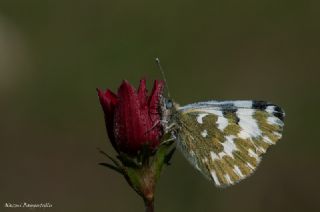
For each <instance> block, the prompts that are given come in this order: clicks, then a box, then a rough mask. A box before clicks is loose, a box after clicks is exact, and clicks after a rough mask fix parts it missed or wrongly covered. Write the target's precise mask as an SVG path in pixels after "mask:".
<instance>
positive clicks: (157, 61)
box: [156, 57, 171, 99]
mask: <svg viewBox="0 0 320 212" xmlns="http://www.w3.org/2000/svg"><path fill="white" fill-rule="evenodd" d="M156 63H157V66H158V68H159V70H160V72H161V75H162V79H163V81H164V83H165V86H166V89H167V93H168V98H169V99H171V95H170V92H169V86H168V83H167V78H166V75H165V74H164V70H163V68H162V66H161V63H160V59H159V58H158V57H157V58H156Z"/></svg>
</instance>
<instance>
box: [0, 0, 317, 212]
mask: <svg viewBox="0 0 320 212" xmlns="http://www.w3.org/2000/svg"><path fill="white" fill-rule="evenodd" d="M319 9H320V2H319V1H318V0H304V1H298V0H281V1H279V0H261V1H253V0H244V1H237V0H210V1H209V0H208V1H195V0H185V1H177V0H170V1H167V0H164V1H150V0H149V1H146V0H136V1H129V0H119V1H110V0H106V1H103V0H78V1H70V0H49V1H43V0H30V1H23V0H21V1H17V0H11V1H6V0H2V1H0V99H1V100H0V142H1V143H0V145H1V147H0V167H1V170H0V188H1V191H0V203H1V205H0V206H1V208H0V211H24V210H23V209H6V208H4V207H3V206H4V203H6V202H8V203H20V202H28V203H45V202H49V203H51V204H53V207H52V208H49V209H44V210H43V211H59V212H60V211H70V212H73V211H77V212H82V211H83V212H86V211H143V210H144V209H143V203H142V201H141V200H140V198H139V197H138V196H137V195H136V194H135V193H134V192H133V191H132V190H131V189H130V188H129V186H127V184H126V182H125V181H124V180H123V179H122V177H120V176H119V175H118V174H117V173H115V172H112V171H110V170H107V169H105V168H104V167H100V166H98V165H97V163H99V162H103V161H105V158H104V157H103V156H101V155H100V154H99V153H98V152H97V150H96V147H100V148H102V149H104V150H105V151H106V152H109V153H111V154H114V151H113V149H112V148H111V145H110V144H109V142H108V138H107V136H106V133H105V126H104V120H103V114H102V110H101V108H100V105H99V102H98V98H97V94H96V91H95V88H96V87H99V88H103V89H105V88H111V89H112V90H117V87H118V85H119V84H120V83H121V81H122V79H127V80H129V81H130V82H132V83H133V84H134V85H135V86H137V85H138V82H139V79H140V78H141V77H142V76H145V77H146V78H147V79H148V82H149V88H150V87H151V84H152V81H153V80H154V79H158V78H161V75H160V73H159V71H158V69H157V67H156V66H155V62H154V58H155V57H160V59H161V61H162V65H163V67H164V69H165V71H166V75H167V79H168V84H169V87H170V92H171V95H172V96H173V97H174V100H175V101H177V102H179V103H180V104H187V103H191V102H195V101H199V100H211V99H218V100H219V99H263V100H269V101H272V102H274V103H277V104H279V105H281V106H282V107H283V108H284V109H285V111H286V114H287V117H286V126H285V131H284V137H283V139H282V141H280V142H279V143H278V145H277V146H275V147H272V148H271V149H270V150H269V152H268V154H266V155H265V157H264V160H263V161H262V163H261V165H260V167H259V168H258V171H257V172H256V173H255V174H254V175H253V176H251V177H250V178H249V179H247V180H245V181H243V182H242V183H240V184H238V185H236V186H234V187H230V188H227V189H217V188H215V187H214V186H213V184H212V183H210V182H208V181H207V180H206V179H204V178H203V177H202V176H201V175H200V174H198V173H197V172H196V171H195V170H194V169H193V168H192V167H191V166H190V165H189V164H188V162H187V161H186V160H184V158H183V157H182V156H181V154H180V153H179V152H177V153H176V154H175V156H174V158H173V164H172V166H170V167H168V168H166V169H165V170H164V172H163V174H162V177H161V179H160V182H159V183H158V187H157V193H156V209H157V211H159V212H160V211H166V212H169V211H184V212H189V211H190V212H191V211H204V212H207V211H208V212H211V211H216V212H217V211H219V212H225V211H238V212H242V211H243V212H244V211H245V212H250V211H255V212H256V211H258V212H259V211H261V212H263V211H266V212H267V211H268V212H269V211H273V212H276V211H282V212H283V211H320V203H319V199H320V183H319V180H320V170H319V167H320V166H319V162H320V155H319V148H320V139H319V120H320V115H319V112H318V111H319V103H320V89H319V83H320V79H319V78H320V42H319V40H320V39H319V38H320V24H319V21H320V13H319ZM28 211H29V210H28ZM36 211H37V210H36ZM41 211H42V210H41Z"/></svg>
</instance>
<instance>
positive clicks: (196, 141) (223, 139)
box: [161, 98, 285, 187]
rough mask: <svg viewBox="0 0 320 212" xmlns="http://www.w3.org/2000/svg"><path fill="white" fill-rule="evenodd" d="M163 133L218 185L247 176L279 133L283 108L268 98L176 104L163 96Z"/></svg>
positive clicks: (226, 184) (280, 135)
mask: <svg viewBox="0 0 320 212" xmlns="http://www.w3.org/2000/svg"><path fill="white" fill-rule="evenodd" d="M161 110H162V117H163V122H164V123H165V124H164V125H165V126H164V128H165V131H166V133H171V135H172V137H173V138H174V139H175V140H176V141H177V147H178V149H179V150H180V151H181V152H182V153H183V155H184V156H185V157H186V158H187V160H188V161H189V162H190V163H191V164H192V165H193V166H194V167H195V168H196V169H197V170H198V171H200V172H201V173H202V174H203V175H204V176H205V177H206V178H207V179H209V180H212V181H213V182H214V184H215V185H216V186H217V187H226V186H230V185H233V184H236V183H238V182H239V181H241V180H243V179H245V178H247V177H248V176H250V175H251V174H252V173H253V172H254V171H255V170H256V168H257V166H258V165H259V163H260V161H261V157H262V155H263V154H264V153H266V151H267V149H268V148H269V146H271V145H275V144H276V143H277V141H278V140H279V139H280V138H281V137H282V131H283V126H284V122H283V121H284V116H285V113H284V111H283V110H282V109H281V108H280V107H279V106H277V105H275V104H272V103H270V102H266V101H251V100H248V101H242V100H238V101H207V102H198V103H193V104H189V105H185V106H182V107H180V106H178V105H177V104H175V103H173V102H172V101H171V100H168V99H165V98H163V106H162V109H161Z"/></svg>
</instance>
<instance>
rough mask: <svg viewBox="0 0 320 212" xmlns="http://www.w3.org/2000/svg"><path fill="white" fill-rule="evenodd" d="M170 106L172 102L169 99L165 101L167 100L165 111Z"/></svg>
mask: <svg viewBox="0 0 320 212" xmlns="http://www.w3.org/2000/svg"><path fill="white" fill-rule="evenodd" d="M172 106H173V103H172V101H171V100H170V99H167V100H166V108H167V109H171V108H172Z"/></svg>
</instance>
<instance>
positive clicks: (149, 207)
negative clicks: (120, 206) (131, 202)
mask: <svg viewBox="0 0 320 212" xmlns="http://www.w3.org/2000/svg"><path fill="white" fill-rule="evenodd" d="M144 205H145V207H146V212H154V199H153V198H152V199H145V200H144Z"/></svg>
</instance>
